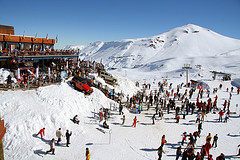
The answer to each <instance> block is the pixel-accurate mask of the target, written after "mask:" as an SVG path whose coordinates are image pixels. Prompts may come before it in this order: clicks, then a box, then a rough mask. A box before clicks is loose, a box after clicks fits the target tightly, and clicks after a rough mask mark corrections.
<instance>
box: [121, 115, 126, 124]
mask: <svg viewBox="0 0 240 160" xmlns="http://www.w3.org/2000/svg"><path fill="white" fill-rule="evenodd" d="M125 119H126V118H125V115H123V118H122V125H124V123H125Z"/></svg>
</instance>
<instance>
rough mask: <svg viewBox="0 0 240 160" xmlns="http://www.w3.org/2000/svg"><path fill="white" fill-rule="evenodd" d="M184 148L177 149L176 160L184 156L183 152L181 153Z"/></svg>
mask: <svg viewBox="0 0 240 160" xmlns="http://www.w3.org/2000/svg"><path fill="white" fill-rule="evenodd" d="M181 149H182V147H181V146H179V147H178V148H177V151H176V160H178V158H179V157H180V156H181V155H182V151H181Z"/></svg>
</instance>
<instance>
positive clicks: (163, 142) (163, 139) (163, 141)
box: [161, 135, 167, 147]
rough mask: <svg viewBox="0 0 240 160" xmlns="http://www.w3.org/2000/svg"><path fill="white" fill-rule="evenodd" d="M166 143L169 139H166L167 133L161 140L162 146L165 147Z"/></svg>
mask: <svg viewBox="0 0 240 160" xmlns="http://www.w3.org/2000/svg"><path fill="white" fill-rule="evenodd" d="M165 143H167V140H166V139H165V135H163V136H162V140H161V146H162V147H163V146H164V144H165Z"/></svg>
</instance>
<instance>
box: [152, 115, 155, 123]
mask: <svg viewBox="0 0 240 160" xmlns="http://www.w3.org/2000/svg"><path fill="white" fill-rule="evenodd" d="M155 119H156V118H155V114H153V116H152V121H153V123H152V124H155Z"/></svg>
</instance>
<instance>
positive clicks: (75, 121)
mask: <svg viewBox="0 0 240 160" xmlns="http://www.w3.org/2000/svg"><path fill="white" fill-rule="evenodd" d="M73 123H77V124H79V120H78V115H75V116H74V117H73Z"/></svg>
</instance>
